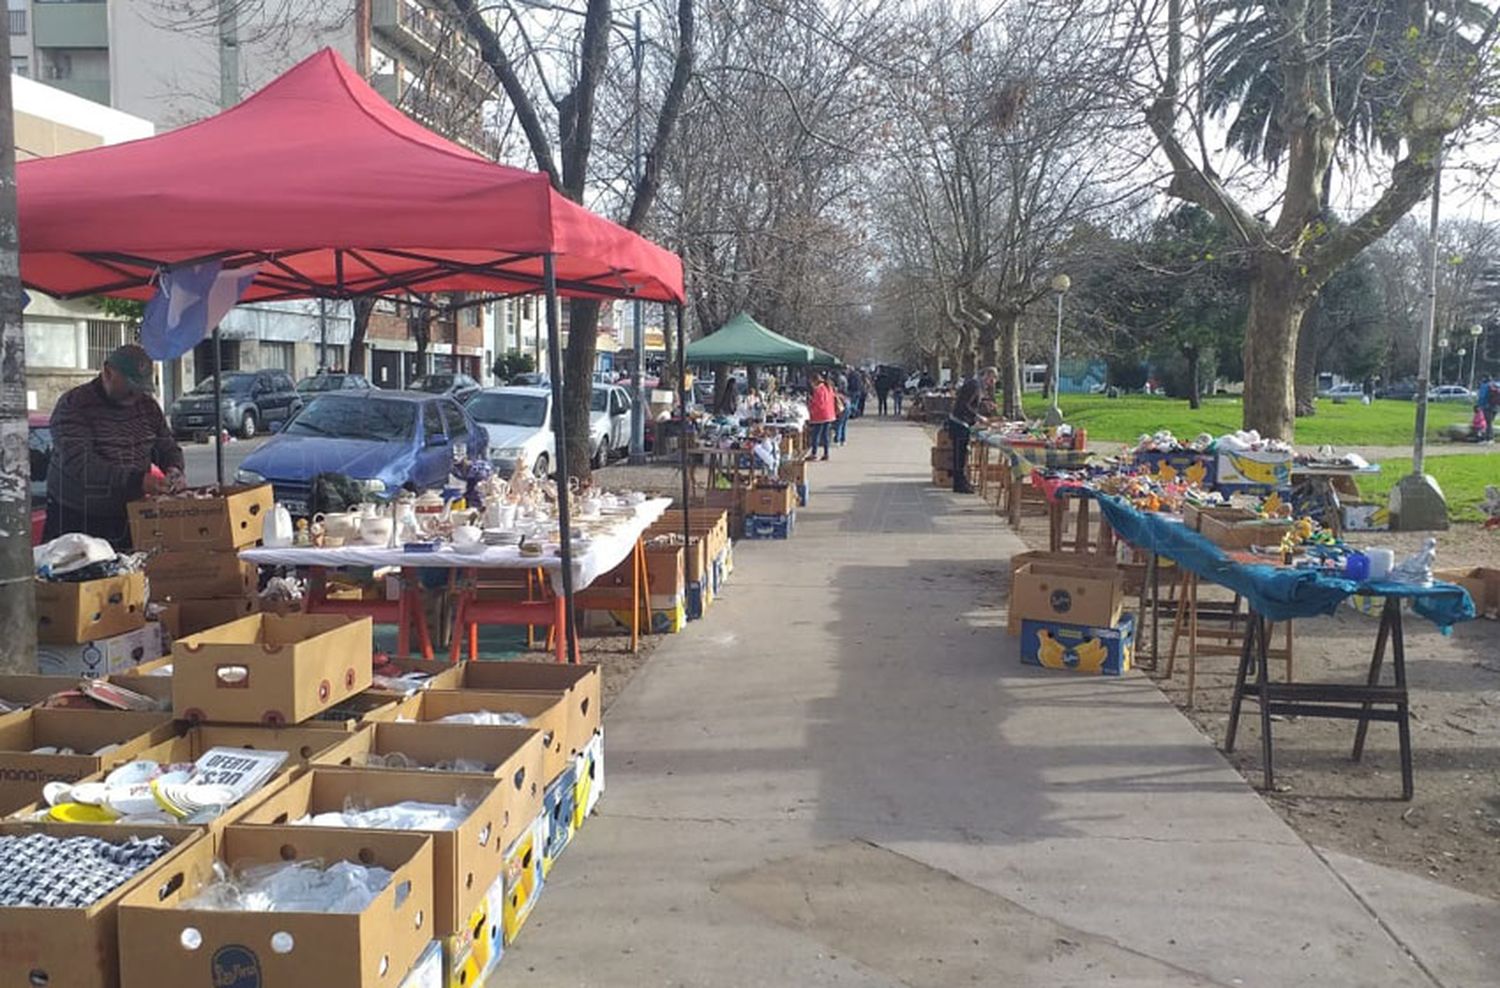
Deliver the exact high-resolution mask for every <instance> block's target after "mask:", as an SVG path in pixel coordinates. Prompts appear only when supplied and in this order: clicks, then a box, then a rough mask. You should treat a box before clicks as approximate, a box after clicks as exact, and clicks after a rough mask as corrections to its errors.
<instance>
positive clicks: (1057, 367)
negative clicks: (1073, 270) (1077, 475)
mask: <svg viewBox="0 0 1500 988" xmlns="http://www.w3.org/2000/svg"><path fill="white" fill-rule="evenodd" d="M1072 287H1073V279H1072V278H1069V277H1068V276H1067V275H1065V274H1055V275H1053V276H1052V290H1053V291H1054V292H1056V293H1057V334H1056V336H1055V337H1054V339H1053V341H1052V407H1051V408H1049V409H1048V410H1047V424H1048V425H1050V426H1059V425H1062V423H1063V415H1062V408H1061V407H1059V405H1058V396H1057V393H1058V389H1059V387H1060V386H1061V385H1062V310H1063V296H1064V295H1066V294H1067V293H1068V289H1069V288H1072Z"/></svg>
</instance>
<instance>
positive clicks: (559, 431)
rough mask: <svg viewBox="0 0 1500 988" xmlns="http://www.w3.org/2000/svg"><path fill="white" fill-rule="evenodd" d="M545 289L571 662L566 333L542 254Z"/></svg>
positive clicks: (551, 270)
mask: <svg viewBox="0 0 1500 988" xmlns="http://www.w3.org/2000/svg"><path fill="white" fill-rule="evenodd" d="M542 286H543V290H544V291H545V293H546V296H547V358H548V359H549V360H550V361H551V362H552V373H551V374H550V375H548V376H549V377H550V378H551V379H552V435H553V438H554V439H555V442H554V443H553V445H554V446H555V447H556V449H555V450H554V452H556V453H557V531H558V534H559V535H560V536H561V537H562V553H561V555H562V585H563V616H564V621H565V627H564V629H563V634H564V635H566V639H565V642H564V644H565V647H566V649H567V653H568V661H569V662H576V661H578V651H577V650H578V622H577V620H576V617H577V615H576V614H574V612H573V518H572V505H571V504H569V494H570V493H571V490H570V488H569V486H568V427H567V421H566V420H567V415H565V414H564V411H563V380H562V378H563V366H562V342H561V337H562V331H561V329H560V328H559V327H558V318H557V270H556V268H555V266H554V263H553V257H552V255H551V254H544V255H542Z"/></svg>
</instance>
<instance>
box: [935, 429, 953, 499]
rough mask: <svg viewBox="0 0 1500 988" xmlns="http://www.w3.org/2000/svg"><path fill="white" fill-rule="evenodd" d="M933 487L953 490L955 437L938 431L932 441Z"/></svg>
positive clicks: (940, 430) (946, 431)
mask: <svg viewBox="0 0 1500 988" xmlns="http://www.w3.org/2000/svg"><path fill="white" fill-rule="evenodd" d="M932 485H933V486H934V487H943V488H947V489H948V490H952V489H953V437H952V436H951V435H949V434H948V430H947V429H938V431H937V435H936V436H934V437H933V440H932Z"/></svg>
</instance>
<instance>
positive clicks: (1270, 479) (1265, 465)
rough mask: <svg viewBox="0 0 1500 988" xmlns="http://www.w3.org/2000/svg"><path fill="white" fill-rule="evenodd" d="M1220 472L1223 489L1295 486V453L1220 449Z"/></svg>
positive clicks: (1266, 488)
mask: <svg viewBox="0 0 1500 988" xmlns="http://www.w3.org/2000/svg"><path fill="white" fill-rule="evenodd" d="M1218 474H1219V475H1218V480H1217V484H1218V486H1219V489H1220V490H1259V491H1271V490H1282V489H1285V488H1288V487H1291V486H1292V454H1291V452H1290V451H1288V452H1285V453H1276V452H1270V451H1256V450H1246V451H1244V452H1230V451H1228V450H1220V451H1219V462H1218Z"/></svg>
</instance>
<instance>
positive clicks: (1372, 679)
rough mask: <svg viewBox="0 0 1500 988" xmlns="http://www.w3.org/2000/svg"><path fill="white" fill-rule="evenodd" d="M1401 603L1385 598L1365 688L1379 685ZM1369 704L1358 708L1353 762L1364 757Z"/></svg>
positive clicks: (1352, 755)
mask: <svg viewBox="0 0 1500 988" xmlns="http://www.w3.org/2000/svg"><path fill="white" fill-rule="evenodd" d="M1400 609H1401V602H1400V601H1399V600H1396V599H1393V598H1390V597H1387V598H1386V599H1385V607H1383V608H1382V609H1381V611H1380V631H1379V632H1378V633H1376V635H1375V652H1374V654H1372V655H1371V657H1370V672H1369V674H1368V675H1367V676H1366V678H1365V685H1366V686H1379V685H1380V667H1381V666H1382V665H1383V664H1384V663H1385V648H1386V644H1387V643H1388V642H1389V641H1390V640H1391V630H1392V624H1393V618H1392V614H1393V613H1399V611H1400ZM1372 706H1373V705H1372V704H1370V703H1362V704H1360V707H1359V715H1360V716H1359V726H1358V727H1356V728H1355V729H1354V752H1353V754H1351V755H1350V757H1351V758H1353V759H1354V760H1355V761H1359V760H1360V759H1361V758H1363V757H1364V753H1365V734H1366V733H1367V732H1368V731H1369V730H1370V710H1371V708H1372Z"/></svg>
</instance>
